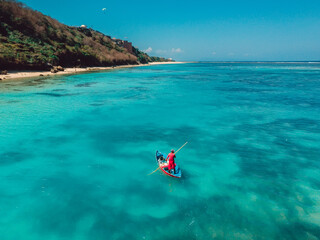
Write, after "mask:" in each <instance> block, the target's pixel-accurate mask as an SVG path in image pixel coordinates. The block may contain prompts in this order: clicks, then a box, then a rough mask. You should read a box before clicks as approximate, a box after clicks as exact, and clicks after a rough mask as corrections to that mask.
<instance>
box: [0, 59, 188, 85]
mask: <svg viewBox="0 0 320 240" xmlns="http://www.w3.org/2000/svg"><path fill="white" fill-rule="evenodd" d="M182 63H186V62H152V63H148V64H139V65H121V66H115V67H87V68H65V69H64V71H59V72H57V73H51V72H50V71H8V74H6V75H1V74H0V79H1V80H0V82H6V81H10V80H19V79H25V78H38V77H48V76H57V75H67V74H70V75H71V74H79V73H86V72H98V71H104V70H113V69H119V68H132V67H144V66H152V65H161V64H182Z"/></svg>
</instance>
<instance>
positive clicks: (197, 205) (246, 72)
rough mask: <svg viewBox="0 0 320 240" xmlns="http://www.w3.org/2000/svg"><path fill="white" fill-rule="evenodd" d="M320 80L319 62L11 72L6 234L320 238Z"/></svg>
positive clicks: (0, 172)
mask: <svg viewBox="0 0 320 240" xmlns="http://www.w3.org/2000/svg"><path fill="white" fill-rule="evenodd" d="M319 92H320V64H310V63H290V64H289V63H282V64H280V63H278V64H276V63H190V64H181V65H158V66H148V67H138V68H131V69H121V70H115V71H112V72H100V73H90V74H82V75H72V76H63V77H56V78H48V79H42V80H24V81H16V82H2V83H0V233H1V240H16V239H24V240H25V239H35V240H40V239H41V240H42V239H50V240H55V239H95V240H99V239H115V240H116V239H201V240H202V239H204V240H206V239H288V240H289V239H319V236H320V180H319V179H320V171H319V170H320V158H319V155H320V95H319ZM186 141H188V142H189V144H188V145H187V146H186V147H185V148H183V150H181V151H180V152H179V153H178V155H177V163H178V164H179V165H180V166H181V169H182V171H183V172H182V173H183V178H182V179H179V180H177V179H172V178H169V177H167V176H165V175H163V174H161V172H157V173H155V174H153V175H150V176H147V174H148V173H150V172H152V171H153V170H154V169H156V168H157V165H156V162H155V159H154V154H155V151H156V150H157V149H159V150H161V151H164V152H168V151H169V150H170V149H171V148H175V149H177V148H179V147H180V146H181V145H182V144H183V143H184V142H186Z"/></svg>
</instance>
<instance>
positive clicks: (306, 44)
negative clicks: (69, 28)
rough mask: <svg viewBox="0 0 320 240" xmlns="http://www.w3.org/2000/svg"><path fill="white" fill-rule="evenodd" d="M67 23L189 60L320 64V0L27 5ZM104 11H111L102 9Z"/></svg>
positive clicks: (33, 0) (39, 0) (29, 1)
mask: <svg viewBox="0 0 320 240" xmlns="http://www.w3.org/2000/svg"><path fill="white" fill-rule="evenodd" d="M22 2H23V3H25V4H26V5H27V6H29V7H31V8H33V9H35V10H38V11H40V12H42V13H44V14H46V15H49V16H51V17H53V18H55V19H57V20H58V21H60V22H62V23H65V24H67V25H73V26H79V25H82V24H85V25H87V26H88V27H92V28H94V29H96V30H98V31H100V32H102V33H104V34H107V35H110V36H112V37H116V38H121V39H127V40H128V41H131V42H133V44H134V45H135V46H137V47H138V48H139V49H141V50H147V52H148V53H149V54H150V55H154V56H163V57H172V58H174V59H176V60H183V61H201V60H202V61H256V60H257V61H260V60H261V61H272V60H274V61H296V60H306V61H312V60H320V2H319V0H304V1H302V0H291V1H286V0H269V1H263V0H262V1H259V0H255V1H249V0H243V1H240V0H224V1H223V0H219V1H216V0H211V1H204V0H198V1H189V0H184V1H174V0H171V1H170V0H162V1H146V0H135V1H129V0H122V1H115V0H113V1H105V0H92V1H87V0H86V1H84V0H77V1H74V0H64V1H62V0H55V1H44V0H22ZM103 8H106V11H102V9H103Z"/></svg>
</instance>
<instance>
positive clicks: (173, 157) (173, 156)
mask: <svg viewBox="0 0 320 240" xmlns="http://www.w3.org/2000/svg"><path fill="white" fill-rule="evenodd" d="M175 157H176V155H175V154H174V153H169V154H168V156H167V159H168V158H169V162H174V159H175Z"/></svg>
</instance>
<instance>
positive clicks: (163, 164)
mask: <svg viewBox="0 0 320 240" xmlns="http://www.w3.org/2000/svg"><path fill="white" fill-rule="evenodd" d="M166 158H167V156H166V155H164V154H163V153H161V152H159V151H157V152H156V160H157V163H158V165H159V167H160V169H161V170H162V172H164V173H165V174H167V175H168V176H170V177H174V178H181V170H180V167H179V166H178V165H177V164H176V167H175V173H173V171H172V172H171V173H169V171H168V163H167V161H166Z"/></svg>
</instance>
